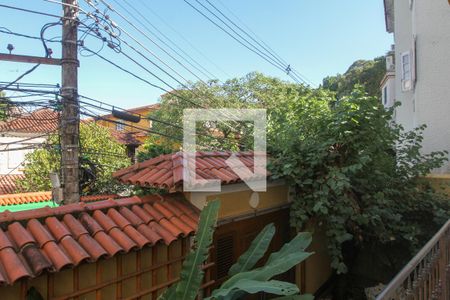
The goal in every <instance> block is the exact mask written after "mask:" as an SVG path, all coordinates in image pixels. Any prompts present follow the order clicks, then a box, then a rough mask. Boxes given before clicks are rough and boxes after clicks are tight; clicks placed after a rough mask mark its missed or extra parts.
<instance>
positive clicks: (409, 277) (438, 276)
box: [376, 220, 450, 300]
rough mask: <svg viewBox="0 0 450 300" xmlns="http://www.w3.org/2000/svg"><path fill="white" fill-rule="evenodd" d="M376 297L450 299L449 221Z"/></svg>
mask: <svg viewBox="0 0 450 300" xmlns="http://www.w3.org/2000/svg"><path fill="white" fill-rule="evenodd" d="M376 299H377V300H400V299H401V300H403V299H404V300H410V299H411V300H428V299H433V300H434V299H436V300H441V299H442V300H447V299H450V220H449V221H447V223H445V225H444V226H443V227H442V228H441V229H440V230H439V231H438V233H436V235H435V236H434V237H433V238H432V239H431V240H430V241H429V242H428V243H427V244H426V245H425V246H424V247H423V248H422V249H421V250H420V251H419V253H417V255H416V256H415V257H414V258H413V259H412V260H411V261H410V262H409V263H408V264H407V265H406V266H405V267H404V268H403V270H401V271H400V273H399V274H398V275H397V276H396V277H395V278H394V279H393V280H392V281H391V282H390V283H389V285H388V286H387V287H386V288H385V289H384V290H383V292H382V293H381V294H380V295H379V296H378V297H377V298H376Z"/></svg>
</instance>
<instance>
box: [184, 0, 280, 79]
mask: <svg viewBox="0 0 450 300" xmlns="http://www.w3.org/2000/svg"><path fill="white" fill-rule="evenodd" d="M183 1H184V2H185V3H186V4H188V5H189V6H190V7H192V8H193V9H194V10H195V11H197V12H198V13H199V14H201V15H202V16H203V17H205V18H206V19H207V20H208V21H210V22H211V23H213V24H214V25H215V26H216V27H218V28H219V29H221V30H222V31H223V32H225V33H226V34H227V35H229V36H230V37H231V38H232V39H234V40H235V41H237V42H238V43H239V44H241V45H242V46H244V47H245V48H247V49H248V50H250V51H252V52H253V53H255V54H257V55H258V56H259V57H261V58H262V59H264V60H265V61H267V62H268V63H270V64H271V65H273V66H274V67H276V68H277V69H280V70H282V71H283V72H284V71H285V69H284V68H283V66H282V65H280V64H279V62H277V61H274V60H273V59H272V58H270V57H267V55H266V54H264V53H262V52H261V51H260V50H259V49H257V48H256V47H255V46H254V45H253V44H251V43H250V42H249V41H248V40H247V39H245V38H243V37H242V36H241V35H240V34H239V33H237V32H236V31H235V30H234V29H232V28H230V26H229V25H227V24H226V23H225V22H224V21H223V20H222V19H221V18H219V17H218V16H217V15H216V14H215V13H213V12H211V10H210V9H208V8H207V7H205V6H204V5H203V4H202V3H201V2H199V1H198V0H195V1H197V2H198V3H199V4H200V5H201V6H202V7H204V8H206V9H207V10H208V11H209V12H210V13H212V14H213V15H214V16H215V17H216V18H217V19H219V20H220V21H221V22H222V23H224V24H225V25H226V26H227V27H229V28H230V29H231V30H232V31H233V32H234V33H235V34H237V35H238V36H239V37H240V38H241V39H243V40H244V41H246V42H247V43H248V44H246V43H245V42H243V41H241V40H240V39H238V38H237V37H235V36H234V35H233V34H231V33H230V32H229V31H228V30H226V29H225V28H223V27H222V26H221V25H220V24H218V23H217V22H216V21H214V20H213V19H211V18H210V17H208V16H207V15H206V14H205V13H204V12H202V11H201V10H200V9H198V8H197V7H196V6H194V5H193V4H192V3H190V2H189V1H187V0H183ZM252 47H253V48H252Z"/></svg>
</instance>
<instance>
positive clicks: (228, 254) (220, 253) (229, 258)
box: [216, 235, 235, 279]
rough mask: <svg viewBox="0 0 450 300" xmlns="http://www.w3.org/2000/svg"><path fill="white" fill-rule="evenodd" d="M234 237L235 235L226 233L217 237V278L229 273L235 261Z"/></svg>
mask: <svg viewBox="0 0 450 300" xmlns="http://www.w3.org/2000/svg"><path fill="white" fill-rule="evenodd" d="M234 249H235V244H234V237H233V235H224V236H221V237H218V238H217V247H216V253H217V259H216V264H217V279H221V278H223V277H226V276H227V275H228V270H230V268H231V266H232V265H233V263H234Z"/></svg>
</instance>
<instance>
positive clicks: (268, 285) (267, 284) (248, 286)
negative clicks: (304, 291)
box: [205, 279, 299, 300]
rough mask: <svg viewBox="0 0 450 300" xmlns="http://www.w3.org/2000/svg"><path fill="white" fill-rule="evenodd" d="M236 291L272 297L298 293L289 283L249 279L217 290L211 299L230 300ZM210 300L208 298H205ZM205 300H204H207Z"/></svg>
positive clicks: (294, 286)
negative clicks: (264, 294) (262, 293)
mask: <svg viewBox="0 0 450 300" xmlns="http://www.w3.org/2000/svg"><path fill="white" fill-rule="evenodd" d="M238 291H243V292H246V293H249V294H255V293H259V292H265V293H269V294H274V295H285V296H287V295H294V294H297V293H298V292H299V289H298V287H297V286H296V285H295V284H293V283H290V282H284V281H279V280H269V281H257V280H250V279H242V280H239V281H238V282H236V283H235V284H234V285H233V286H231V287H230V288H228V289H219V290H216V291H215V293H213V295H212V297H211V298H217V299H224V300H230V299H235V298H234V297H233V296H234V295H235V294H236V292H238ZM207 299H210V298H207ZM207 299H205V300H207Z"/></svg>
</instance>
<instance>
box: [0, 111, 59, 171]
mask: <svg viewBox="0 0 450 300" xmlns="http://www.w3.org/2000/svg"><path fill="white" fill-rule="evenodd" d="M57 129H58V113H57V112H55V111H53V110H51V109H39V110H36V111H34V112H32V113H29V114H22V115H20V116H19V117H16V118H14V119H12V120H10V121H8V122H3V123H1V124H0V175H13V174H22V168H21V166H22V163H23V161H24V160H25V155H26V154H27V153H29V152H31V151H33V149H35V148H36V145H39V144H42V143H43V142H44V141H45V140H46V138H47V136H48V134H49V133H51V132H55V131H56V130H57Z"/></svg>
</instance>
